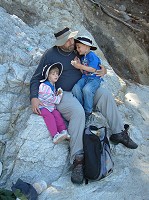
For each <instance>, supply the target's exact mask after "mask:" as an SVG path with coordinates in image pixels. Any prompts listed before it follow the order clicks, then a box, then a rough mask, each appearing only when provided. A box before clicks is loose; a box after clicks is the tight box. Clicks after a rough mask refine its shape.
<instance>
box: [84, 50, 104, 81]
mask: <svg viewBox="0 0 149 200" xmlns="http://www.w3.org/2000/svg"><path fill="white" fill-rule="evenodd" d="M81 63H82V65H85V66H90V67H92V68H94V69H96V70H98V69H100V66H99V65H100V64H101V60H100V58H99V57H98V56H97V55H96V54H95V53H94V52H92V51H90V52H89V53H88V54H87V55H85V56H83V57H82V58H81ZM86 76H87V77H96V75H95V74H94V73H92V72H87V71H84V70H83V75H82V77H86ZM98 78H100V77H98Z"/></svg>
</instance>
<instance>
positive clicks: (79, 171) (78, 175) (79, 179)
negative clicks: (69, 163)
mask: <svg viewBox="0 0 149 200" xmlns="http://www.w3.org/2000/svg"><path fill="white" fill-rule="evenodd" d="M83 165H84V155H83V154H79V155H76V157H75V160H74V162H73V169H72V174H71V181H72V182H73V183H76V184H81V183H83V179H84V173H83Z"/></svg>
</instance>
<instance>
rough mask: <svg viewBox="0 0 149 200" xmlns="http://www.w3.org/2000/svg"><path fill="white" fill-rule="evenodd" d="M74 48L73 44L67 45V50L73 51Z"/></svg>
mask: <svg viewBox="0 0 149 200" xmlns="http://www.w3.org/2000/svg"><path fill="white" fill-rule="evenodd" d="M73 50H74V44H73V45H71V46H69V47H68V51H70V52H71V51H73Z"/></svg>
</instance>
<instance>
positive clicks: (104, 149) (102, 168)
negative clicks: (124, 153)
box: [83, 125, 114, 184]
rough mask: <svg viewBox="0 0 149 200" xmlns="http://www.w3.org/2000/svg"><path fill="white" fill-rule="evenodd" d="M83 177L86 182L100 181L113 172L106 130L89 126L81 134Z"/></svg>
mask: <svg viewBox="0 0 149 200" xmlns="http://www.w3.org/2000/svg"><path fill="white" fill-rule="evenodd" d="M83 149H84V176H85V181H86V182H85V183H86V184H87V183H88V180H94V181H95V180H100V179H102V178H104V177H106V176H107V175H109V174H110V173H111V172H112V171H113V166H114V163H113V161H112V157H111V151H110V144H109V140H108V138H107V128H106V127H100V128H97V127H96V126H92V125H91V126H89V127H88V128H86V129H85V130H84V134H83Z"/></svg>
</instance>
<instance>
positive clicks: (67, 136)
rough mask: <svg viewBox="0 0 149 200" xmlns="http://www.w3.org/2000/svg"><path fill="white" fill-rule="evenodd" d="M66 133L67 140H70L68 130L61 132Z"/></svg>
mask: <svg viewBox="0 0 149 200" xmlns="http://www.w3.org/2000/svg"><path fill="white" fill-rule="evenodd" d="M64 133H66V135H67V136H66V140H70V135H69V133H68V131H67V130H63V131H61V132H60V134H64Z"/></svg>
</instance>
